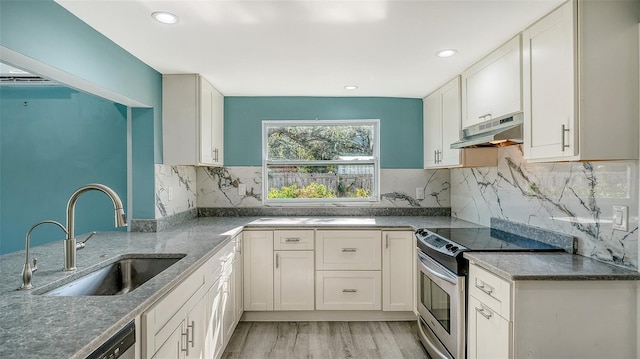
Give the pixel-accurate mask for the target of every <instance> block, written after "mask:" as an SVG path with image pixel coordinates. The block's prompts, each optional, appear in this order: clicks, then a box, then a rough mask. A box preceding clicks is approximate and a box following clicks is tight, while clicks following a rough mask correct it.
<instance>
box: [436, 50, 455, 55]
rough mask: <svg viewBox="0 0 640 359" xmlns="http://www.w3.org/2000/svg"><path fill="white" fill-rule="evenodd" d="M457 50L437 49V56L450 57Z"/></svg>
mask: <svg viewBox="0 0 640 359" xmlns="http://www.w3.org/2000/svg"><path fill="white" fill-rule="evenodd" d="M457 52H458V50H456V49H446V50H440V51H438V56H440V57H451V56H453V55H455V54H456V53H457Z"/></svg>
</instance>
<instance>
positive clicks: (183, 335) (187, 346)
mask: <svg viewBox="0 0 640 359" xmlns="http://www.w3.org/2000/svg"><path fill="white" fill-rule="evenodd" d="M182 338H184V339H185V345H184V347H183V346H182V343H183V341H182ZM180 351H183V352H185V353H186V354H187V356H189V328H187V332H186V333H180Z"/></svg>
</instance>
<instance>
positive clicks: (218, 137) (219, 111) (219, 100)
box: [210, 86, 224, 166]
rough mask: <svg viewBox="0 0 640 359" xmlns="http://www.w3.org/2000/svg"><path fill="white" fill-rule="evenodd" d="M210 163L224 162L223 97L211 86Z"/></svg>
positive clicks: (219, 163) (218, 163) (218, 164)
mask: <svg viewBox="0 0 640 359" xmlns="http://www.w3.org/2000/svg"><path fill="white" fill-rule="evenodd" d="M211 104H212V107H211V147H210V149H211V156H212V158H211V164H213V165H215V166H222V165H223V164H224V97H223V96H222V94H221V93H220V92H218V90H216V89H215V88H214V87H213V86H212V87H211Z"/></svg>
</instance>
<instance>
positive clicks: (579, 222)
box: [451, 146, 638, 269]
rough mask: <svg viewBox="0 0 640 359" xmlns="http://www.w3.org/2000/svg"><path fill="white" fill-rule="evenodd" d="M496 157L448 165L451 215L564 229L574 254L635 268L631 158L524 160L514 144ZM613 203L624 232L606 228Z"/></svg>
mask: <svg viewBox="0 0 640 359" xmlns="http://www.w3.org/2000/svg"><path fill="white" fill-rule="evenodd" d="M498 156H499V158H498V167H482V168H463V169H452V170H451V215H452V216H455V217H458V218H461V219H464V220H467V221H471V222H474V223H478V224H481V225H485V226H489V225H490V218H491V217H498V218H502V219H506V220H509V221H512V222H517V223H524V224H528V225H531V226H535V227H541V228H546V229H549V230H553V231H557V232H562V233H567V234H570V235H572V236H574V237H576V238H577V240H578V253H579V254H581V255H584V256H587V257H594V258H597V259H599V260H602V261H606V262H610V263H614V264H617V265H620V266H623V267H628V268H632V269H637V268H638V182H637V181H638V161H603V162H562V163H526V161H525V160H524V158H523V154H522V149H521V147H520V146H510V147H504V148H501V149H499V151H498ZM613 205H626V206H628V207H629V227H628V231H619V230H613V226H612V217H613V213H612V212H613V209H612V206H613Z"/></svg>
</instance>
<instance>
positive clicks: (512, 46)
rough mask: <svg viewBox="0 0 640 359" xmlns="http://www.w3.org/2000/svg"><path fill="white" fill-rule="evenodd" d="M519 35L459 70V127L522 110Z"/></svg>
mask: <svg viewBox="0 0 640 359" xmlns="http://www.w3.org/2000/svg"><path fill="white" fill-rule="evenodd" d="M521 69H522V60H521V41H520V35H517V36H516V37H514V38H512V39H511V40H509V41H507V42H506V43H505V44H504V45H502V46H501V47H499V48H498V49H496V50H495V51H493V52H492V53H491V54H489V55H487V56H486V57H485V58H483V59H482V60H480V61H479V62H477V63H476V64H474V65H473V66H471V67H470V68H468V69H467V70H465V71H464V72H463V73H462V128H466V127H469V126H472V125H475V124H477V123H480V122H484V121H488V120H491V119H497V118H502V117H507V116H508V115H512V114H514V113H517V112H521V111H522V81H521V78H522V76H521Z"/></svg>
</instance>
